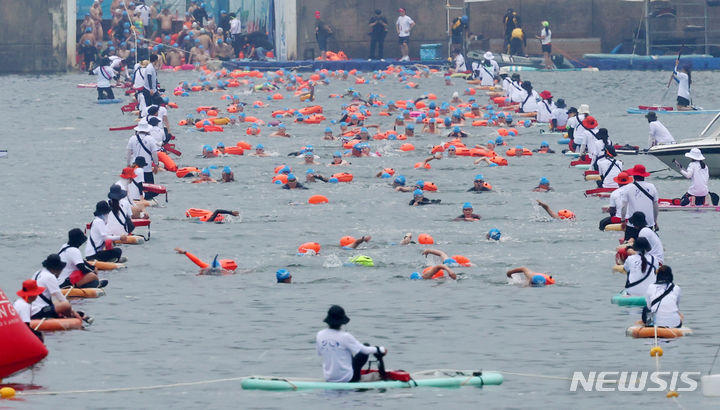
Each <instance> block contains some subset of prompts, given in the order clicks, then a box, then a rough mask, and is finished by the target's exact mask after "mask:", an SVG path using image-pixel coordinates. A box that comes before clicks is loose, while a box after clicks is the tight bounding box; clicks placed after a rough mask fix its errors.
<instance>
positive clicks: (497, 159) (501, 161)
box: [490, 156, 508, 167]
mask: <svg viewBox="0 0 720 410" xmlns="http://www.w3.org/2000/svg"><path fill="white" fill-rule="evenodd" d="M490 162H492V163H493V164H496V165H499V166H501V167H504V166H507V164H508V161H507V160H506V159H505V158H503V157H501V156H495V157H492V158H490Z"/></svg>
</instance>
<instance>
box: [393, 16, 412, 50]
mask: <svg viewBox="0 0 720 410" xmlns="http://www.w3.org/2000/svg"><path fill="white" fill-rule="evenodd" d="M398 13H400V16H398V19H397V22H395V30H397V33H398V41H399V42H400V52H401V53H402V57H401V58H400V61H410V50H409V49H408V44H409V43H410V31H411V30H412V29H413V27H415V22H414V21H413V19H411V18H410V16H408V15H407V14H405V9H404V8H400V9H398Z"/></svg>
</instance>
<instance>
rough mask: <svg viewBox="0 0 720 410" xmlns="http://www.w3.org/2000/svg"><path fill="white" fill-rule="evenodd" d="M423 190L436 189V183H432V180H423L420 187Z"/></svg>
mask: <svg viewBox="0 0 720 410" xmlns="http://www.w3.org/2000/svg"><path fill="white" fill-rule="evenodd" d="M422 189H423V191H432V192H435V191H437V189H438V188H437V185H435V184H433V183H432V182H425V183H424V184H423V187H422Z"/></svg>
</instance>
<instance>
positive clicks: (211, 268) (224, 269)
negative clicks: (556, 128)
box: [175, 248, 237, 276]
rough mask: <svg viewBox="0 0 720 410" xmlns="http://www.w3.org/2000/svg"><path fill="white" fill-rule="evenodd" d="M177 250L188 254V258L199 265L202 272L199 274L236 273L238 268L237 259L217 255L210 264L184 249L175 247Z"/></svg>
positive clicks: (222, 274) (221, 274)
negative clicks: (219, 257)
mask: <svg viewBox="0 0 720 410" xmlns="http://www.w3.org/2000/svg"><path fill="white" fill-rule="evenodd" d="M175 252H177V253H179V254H181V255H185V256H187V257H188V259H190V260H191V261H193V263H194V264H196V265H197V266H199V267H200V272H199V273H198V275H215V276H224V275H233V274H235V270H237V263H235V261H233V260H232V259H221V260H218V258H217V255H215V258H214V259H213V261H212V263H211V264H209V263H206V262H203V261H202V260H201V259H200V258H198V257H197V256H195V255H193V254H192V253H190V252H188V251H186V250H184V249H180V248H175Z"/></svg>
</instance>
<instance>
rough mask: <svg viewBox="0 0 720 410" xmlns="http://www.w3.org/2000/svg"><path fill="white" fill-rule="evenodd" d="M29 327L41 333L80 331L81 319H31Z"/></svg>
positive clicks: (81, 326)
mask: <svg viewBox="0 0 720 410" xmlns="http://www.w3.org/2000/svg"><path fill="white" fill-rule="evenodd" d="M30 326H31V327H32V328H33V329H35V330H39V331H42V332H56V331H62V330H75V329H82V328H83V322H82V319H76V318H71V319H68V318H63V319H45V320H42V319H33V320H31V321H30Z"/></svg>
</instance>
